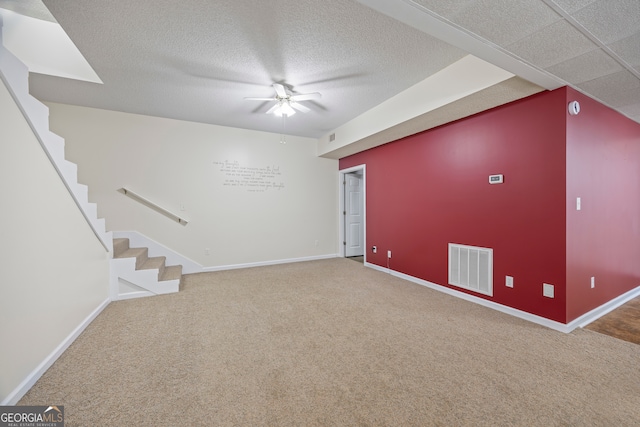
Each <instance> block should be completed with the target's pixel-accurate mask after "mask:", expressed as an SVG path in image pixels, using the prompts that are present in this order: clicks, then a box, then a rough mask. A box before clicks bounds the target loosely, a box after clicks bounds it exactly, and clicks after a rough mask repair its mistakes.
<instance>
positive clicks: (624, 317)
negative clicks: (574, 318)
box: [585, 297, 640, 344]
mask: <svg viewBox="0 0 640 427" xmlns="http://www.w3.org/2000/svg"><path fill="white" fill-rule="evenodd" d="M585 329H589V330H592V331H596V332H600V333H601V334H605V335H610V336H612V337H615V338H619V339H621V340H625V341H629V342H632V343H635V344H640V297H636V298H634V299H632V300H631V301H629V302H627V303H626V304H624V305H622V306H621V307H618V308H617V309H615V310H613V311H612V312H611V313H608V314H606V315H604V316H602V317H601V318H599V319H598V320H596V321H594V322H591V323H589V324H588V325H587V326H585Z"/></svg>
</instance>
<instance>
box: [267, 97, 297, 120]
mask: <svg viewBox="0 0 640 427" xmlns="http://www.w3.org/2000/svg"><path fill="white" fill-rule="evenodd" d="M295 113H296V110H294V109H293V108H291V105H289V102H287V101H283V102H281V103H280V105H279V107H278V108H276V110H275V111H274V112H273V114H275V115H276V116H278V117H282V116H287V117H289V116H293V115H294V114H295Z"/></svg>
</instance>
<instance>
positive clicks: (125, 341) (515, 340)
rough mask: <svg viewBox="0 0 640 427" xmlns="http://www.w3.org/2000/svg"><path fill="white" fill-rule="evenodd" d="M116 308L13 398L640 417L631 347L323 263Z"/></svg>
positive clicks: (342, 421) (152, 419)
mask: <svg viewBox="0 0 640 427" xmlns="http://www.w3.org/2000/svg"><path fill="white" fill-rule="evenodd" d="M183 280H184V286H183V290H182V291H181V292H180V293H178V294H173V295H166V296H158V297H152V298H143V299H137V300H129V301H119V302H114V303H112V304H110V305H109V306H108V307H107V308H106V309H105V310H104V311H103V312H102V314H101V315H100V316H98V318H97V319H96V320H95V321H94V322H93V323H92V324H91V325H90V326H89V327H88V328H87V329H86V330H85V332H84V333H83V334H82V335H81V336H80V337H79V338H78V339H77V340H76V341H75V342H74V343H73V344H72V345H71V347H70V348H69V349H68V350H67V351H66V352H65V353H64V354H63V355H62V356H61V357H60V358H59V359H58V361H57V362H56V363H55V364H54V365H53V366H52V367H51V368H50V369H49V370H48V371H47V372H46V373H45V374H44V375H43V376H42V378H41V379H40V380H39V381H38V382H37V384H36V385H35V386H34V387H33V388H32V389H31V390H30V391H29V392H28V393H27V394H26V395H25V397H24V398H23V399H22V400H21V401H20V403H19V404H21V405H31V404H34V405H36V404H37V405H45V404H46V405H50V404H58V405H64V406H65V415H66V425H67V426H68V427H69V426H158V425H180V426H431V425H433V426H617V427H618V426H638V425H640V346H638V345H635V344H632V343H629V342H625V341H621V340H618V339H615V338H612V337H608V336H605V335H601V334H598V333H596V332H592V331H588V330H576V331H574V332H573V333H571V334H563V333H559V332H556V331H553V330H550V329H546V328H544V327H541V326H538V325H535V324H532V323H529V322H526V321H523V320H519V319H516V318H513V317H510V316H508V315H505V314H502V313H499V312H496V311H493V310H491V309H487V308H484V307H481V306H478V305H475V304H473V303H469V302H466V301H463V300H459V299H456V298H454V297H451V296H448V295H445V294H442V293H440V292H437V291H434V290H431V289H428V288H425V287H421V286H419V285H416V284H413V283H410V282H406V281H403V280H401V279H398V278H395V277H393V276H391V275H388V274H386V273H382V272H379V271H375V270H372V269H370V268H367V267H364V266H363V265H361V264H359V263H356V262H353V261H350V260H346V259H330V260H322V261H313V262H304V263H296V264H287V265H279V266H269V267H259V268H250V269H244V270H231V271H223V272H214V273H203V274H196V275H189V276H185V278H184V279H183Z"/></svg>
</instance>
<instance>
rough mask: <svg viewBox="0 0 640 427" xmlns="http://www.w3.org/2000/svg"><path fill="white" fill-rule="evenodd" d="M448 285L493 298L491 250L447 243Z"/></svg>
mask: <svg viewBox="0 0 640 427" xmlns="http://www.w3.org/2000/svg"><path fill="white" fill-rule="evenodd" d="M449 284H450V285H453V286H458V287H460V288H464V289H469V290H470V291H474V292H478V293H481V294H485V295H489V296H493V249H487V248H478V247H475V246H465V245H456V244H454V243H449Z"/></svg>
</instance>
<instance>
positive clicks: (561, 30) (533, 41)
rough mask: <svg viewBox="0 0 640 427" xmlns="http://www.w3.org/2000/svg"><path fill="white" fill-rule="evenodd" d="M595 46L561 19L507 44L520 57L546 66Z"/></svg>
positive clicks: (585, 51) (543, 66) (587, 50)
mask: <svg viewBox="0 0 640 427" xmlns="http://www.w3.org/2000/svg"><path fill="white" fill-rule="evenodd" d="M597 47H598V46H597V45H596V44H595V43H593V42H592V41H591V40H589V39H588V38H587V37H585V36H584V35H583V34H582V33H581V32H580V31H578V30H576V29H575V28H574V27H573V26H572V25H571V24H569V23H568V22H567V21H564V20H562V21H557V22H555V23H553V24H551V25H549V26H548V27H545V28H544V29H542V30H541V31H538V32H536V33H534V34H532V35H530V36H527V37H525V38H523V39H521V40H519V41H518V42H516V43H513V44H511V45H509V46H507V49H509V51H511V52H513V53H515V54H516V55H518V56H519V57H521V58H522V59H525V60H527V61H529V62H531V63H533V64H536V65H537V66H539V67H542V68H547V67H550V66H552V65H555V64H559V63H561V62H563V61H565V60H566V59H567V58H573V57H576V56H579V55H582V54H584V53H587V52H589V51H591V50H594V49H596V48H597Z"/></svg>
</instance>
